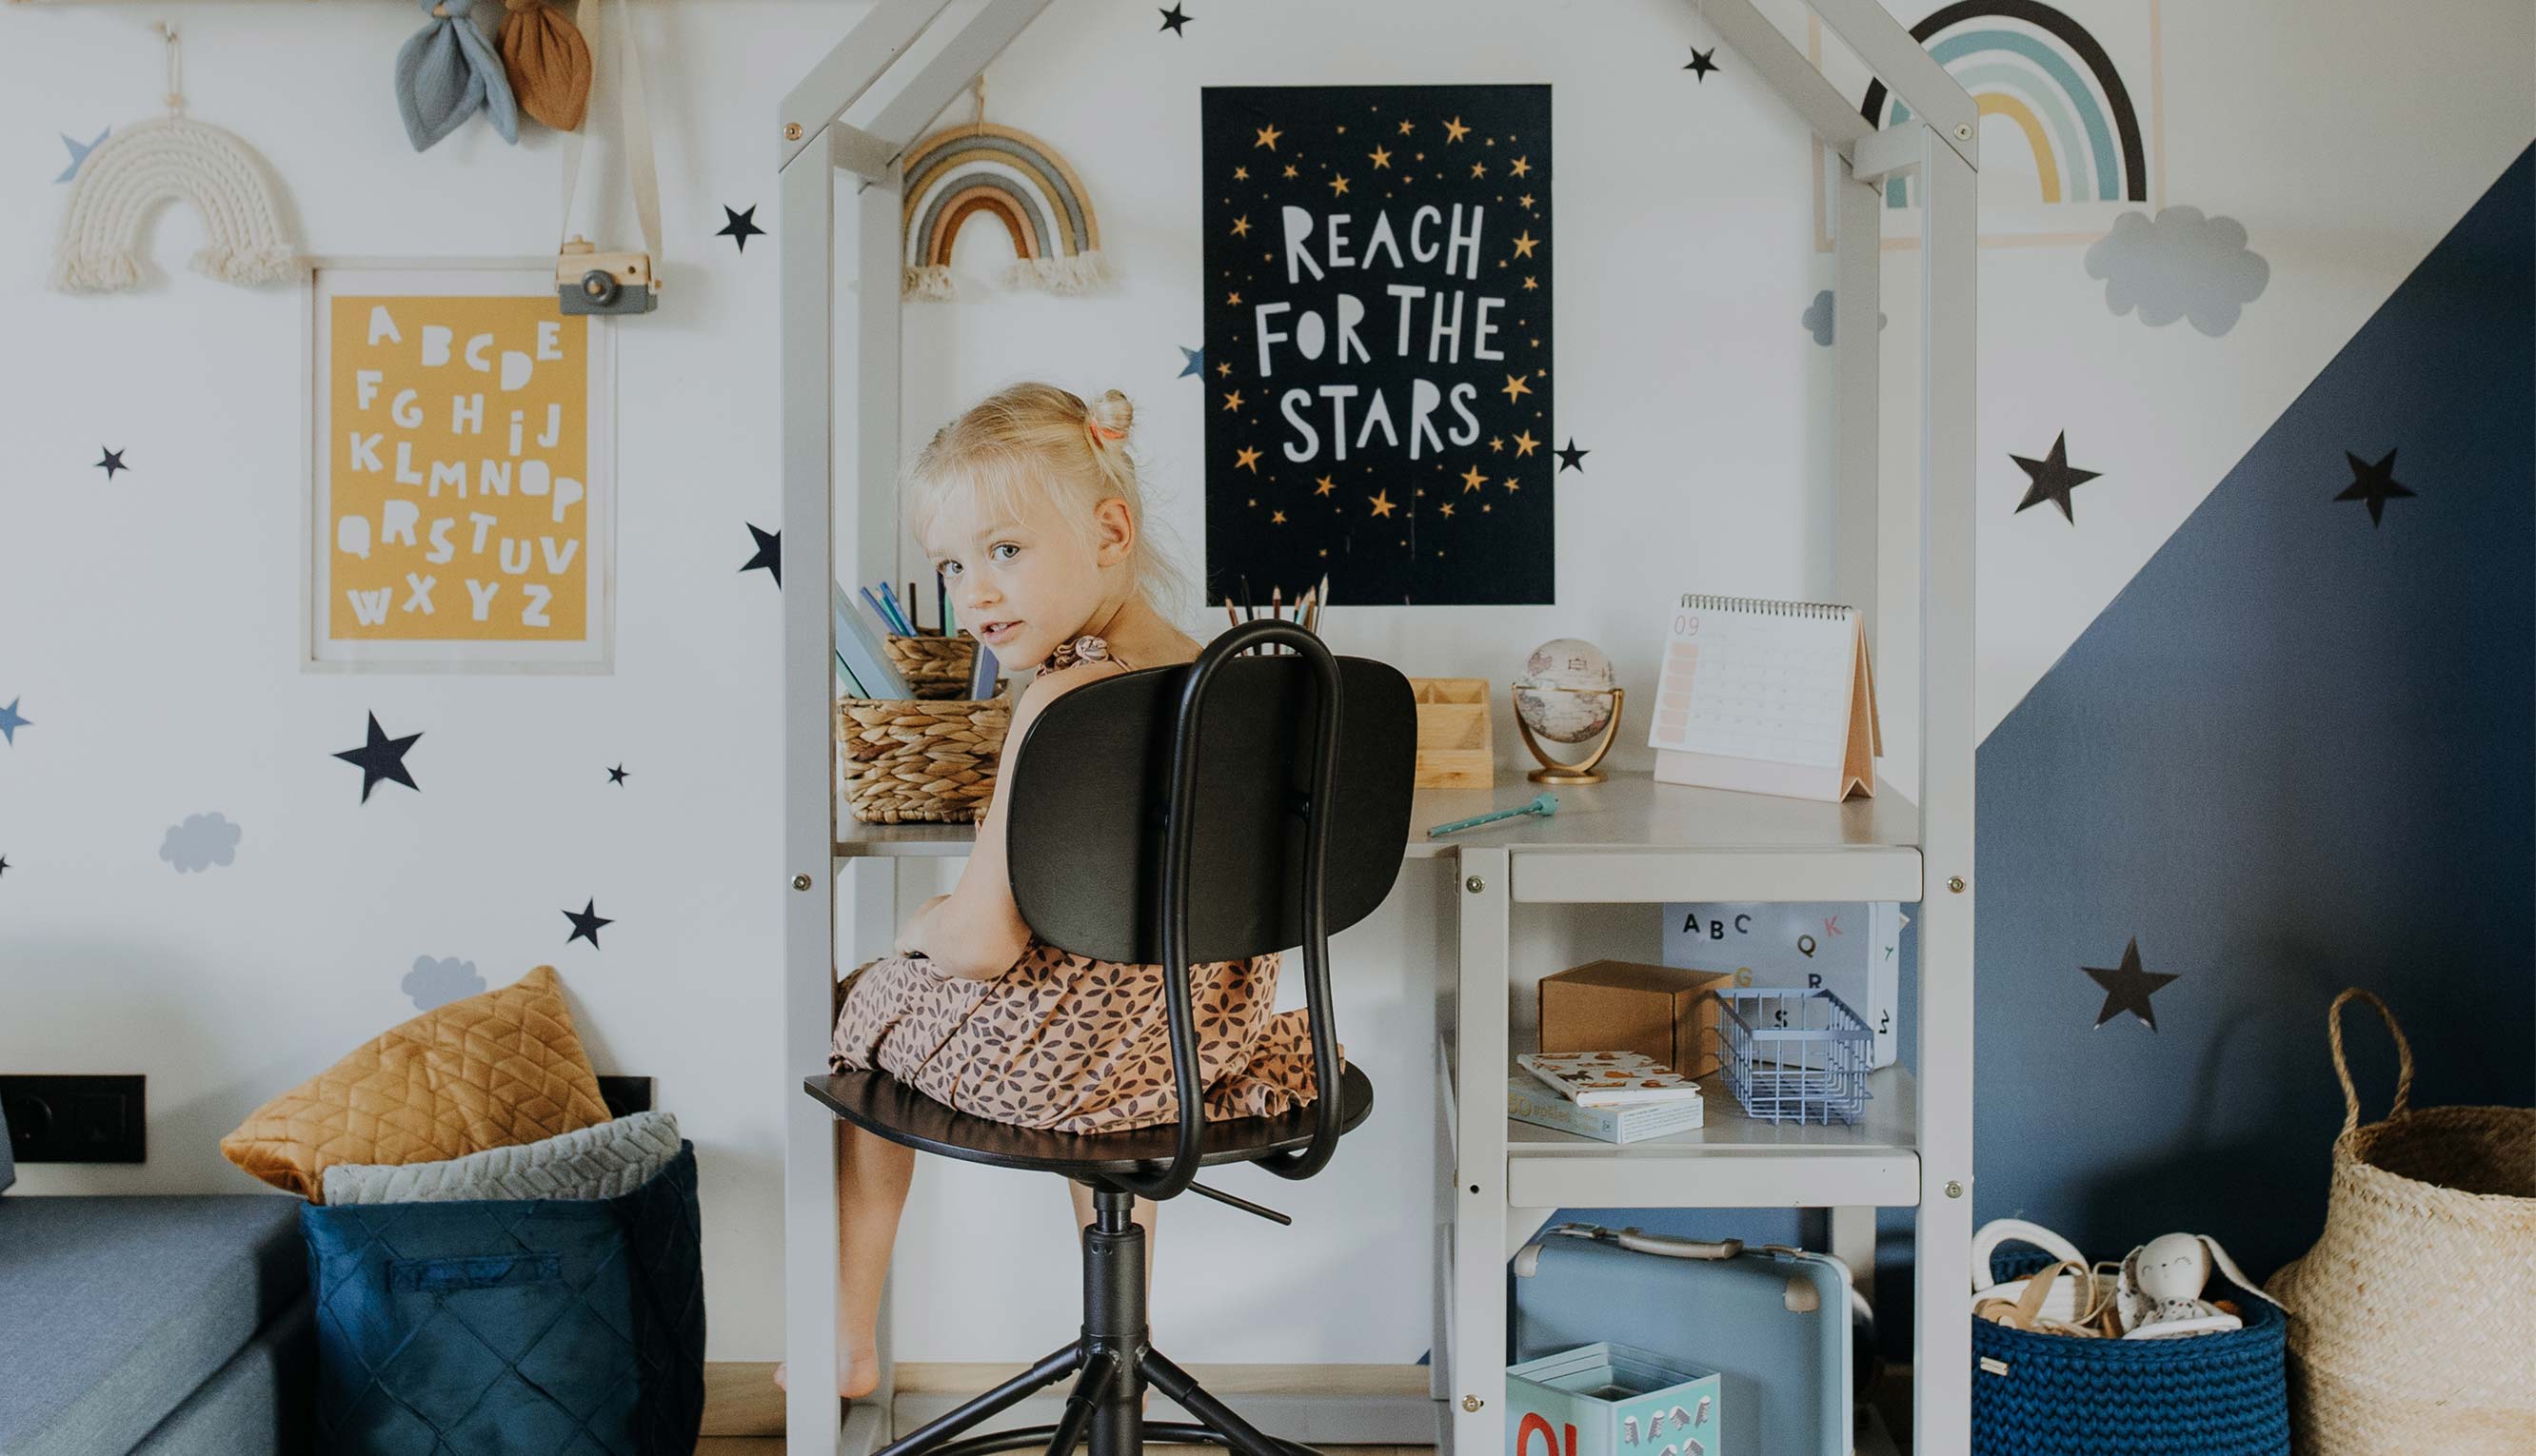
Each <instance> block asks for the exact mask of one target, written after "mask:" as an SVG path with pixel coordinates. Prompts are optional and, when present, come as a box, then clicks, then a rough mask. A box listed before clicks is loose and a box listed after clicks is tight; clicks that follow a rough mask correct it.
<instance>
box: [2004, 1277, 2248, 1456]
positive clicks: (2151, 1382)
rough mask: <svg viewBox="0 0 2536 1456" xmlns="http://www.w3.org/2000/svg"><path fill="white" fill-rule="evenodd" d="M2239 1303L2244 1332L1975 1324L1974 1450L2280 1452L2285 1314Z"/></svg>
mask: <svg viewBox="0 0 2536 1456" xmlns="http://www.w3.org/2000/svg"><path fill="white" fill-rule="evenodd" d="M2050 1262H2051V1260H2050V1258H2049V1257H2047V1256H2045V1255H2042V1254H2038V1253H2035V1252H2033V1251H2031V1250H2028V1249H2019V1250H2017V1251H2015V1252H2014V1253H2009V1252H2006V1251H2004V1250H2002V1251H2000V1252H1999V1253H1997V1254H1994V1255H1993V1256H1992V1258H1991V1273H1992V1277H1993V1278H1994V1279H2000V1280H2007V1279H2019V1278H2023V1277H2024V1276H2026V1275H2029V1274H2032V1273H2034V1272H2036V1271H2037V1270H2039V1269H2041V1268H2042V1267H2043V1266H2044V1265H2046V1264H2048V1263H2050ZM2236 1302H2237V1307H2238V1308H2239V1309H2240V1310H2242V1311H2243V1312H2244V1314H2245V1318H2246V1327H2245V1328H2244V1329H2242V1330H2232V1331H2229V1332H2227V1333H2225V1334H2216V1335H2190V1336H2184V1337H2180V1338H2177V1339H2173V1340H2087V1339H2081V1338H2078V1337H2076V1336H2073V1335H2047V1334H2038V1333H2035V1332H2034V1331H2031V1330H2019V1329H2013V1328H2010V1327H2009V1326H2007V1325H2003V1324H1996V1323H1994V1322H1992V1321H1990V1320H1987V1319H1976V1320H1974V1321H1973V1446H1972V1448H1973V1456H2289V1450H2290V1415H2289V1387H2288V1384H2287V1382H2286V1380H2285V1378H2284V1375H2283V1369H2282V1337H2283V1336H2284V1335H2285V1334H2286V1333H2287V1331H2288V1327H2289V1324H2288V1321H2287V1320H2286V1319H2284V1318H2283V1317H2282V1315H2281V1312H2280V1311H2279V1310H2278V1309H2275V1308H2273V1307H2272V1306H2271V1305H2269V1304H2267V1303H2265V1302H2263V1301H2262V1300H2261V1299H2259V1298H2254V1297H2253V1296H2251V1295H2247V1296H2244V1297H2242V1298H2238V1299H2237V1301H2236ZM2001 1365H2004V1366H2005V1367H2006V1368H2005V1369H2004V1370H2003V1371H2002V1370H2001V1369H1999V1366H2001Z"/></svg>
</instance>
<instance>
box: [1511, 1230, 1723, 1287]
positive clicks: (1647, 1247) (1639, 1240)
mask: <svg viewBox="0 0 2536 1456" xmlns="http://www.w3.org/2000/svg"><path fill="white" fill-rule="evenodd" d="M1541 1232H1542V1234H1543V1236H1544V1237H1547V1236H1550V1235H1552V1234H1557V1235H1561V1236H1563V1237H1567V1238H1590V1239H1592V1240H1594V1241H1595V1242H1597V1243H1614V1244H1617V1245H1619V1246H1620V1247H1622V1248H1625V1249H1629V1250H1632V1251H1634V1252H1637V1253H1642V1254H1659V1255H1662V1256H1663V1257H1665V1258H1668V1259H1709V1260H1720V1259H1732V1258H1735V1257H1737V1256H1738V1255H1740V1254H1742V1253H1743V1252H1744V1240H1743V1239H1740V1238H1724V1239H1714V1240H1712V1239H1705V1238H1676V1237H1674V1236H1672V1235H1671V1234H1642V1233H1640V1232H1639V1231H1637V1230H1635V1229H1606V1228H1604V1227H1603V1226H1602V1225H1600V1224H1554V1225H1553V1226H1551V1227H1550V1228H1547V1229H1544V1230H1542V1231H1541ZM1540 1259H1541V1241H1540V1239H1535V1240H1533V1241H1532V1242H1531V1243H1528V1244H1526V1245H1524V1247H1523V1251H1522V1252H1520V1253H1518V1254H1516V1255H1515V1263H1514V1272H1515V1276H1516V1277H1517V1278H1520V1279H1528V1278H1530V1277H1531V1276H1532V1274H1533V1273H1534V1271H1535V1270H1537V1269H1538V1268H1539V1267H1540Z"/></svg>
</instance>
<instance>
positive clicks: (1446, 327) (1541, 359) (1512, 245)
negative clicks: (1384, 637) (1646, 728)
mask: <svg viewBox="0 0 2536 1456" xmlns="http://www.w3.org/2000/svg"><path fill="white" fill-rule="evenodd" d="M1200 126H1201V131H1202V134H1203V136H1202V148H1201V152H1202V156H1203V158H1204V161H1203V166H1204V169H1205V176H1204V187H1205V192H1204V198H1205V203H1204V214H1205V222H1204V228H1205V248H1204V254H1205V277H1206V343H1205V348H1204V352H1203V354H1202V356H1201V361H1200V367H1201V371H1202V372H1203V373H1204V375H1205V379H1206V382H1205V390H1206V578H1207V586H1206V591H1207V599H1208V601H1210V602H1213V601H1221V600H1223V599H1224V598H1226V597H1228V596H1230V597H1233V598H1235V599H1236V600H1238V599H1239V598H1241V596H1242V595H1243V593H1244V590H1245V587H1246V590H1247V593H1248V596H1249V599H1250V600H1251V601H1254V602H1256V603H1258V604H1259V605H1261V606H1263V607H1264V606H1265V605H1266V604H1267V602H1268V601H1269V594H1270V592H1271V590H1272V589H1282V590H1283V592H1284V594H1285V598H1286V600H1287V601H1293V600H1294V599H1295V598H1296V596H1297V595H1298V594H1300V593H1301V592H1302V591H1304V590H1305V589H1306V588H1309V587H1311V586H1313V585H1315V584H1317V583H1318V582H1319V581H1320V580H1321V578H1322V577H1323V576H1324V575H1326V576H1327V577H1328V578H1329V583H1330V596H1329V600H1330V601H1333V602H1336V603H1337V604H1339V605H1341V606H1346V605H1349V604H1351V603H1354V604H1360V605H1370V604H1374V603H1382V604H1391V603H1409V604H1442V603H1471V602H1548V601H1553V600H1554V598H1553V594H1554V588H1555V585H1556V575H1555V570H1554V562H1553V531H1552V511H1553V506H1552V500H1551V496H1552V493H1553V476H1554V474H1555V467H1556V460H1555V457H1554V456H1553V448H1554V447H1553V444H1552V439H1553V434H1552V430H1553V422H1554V420H1555V418H1556V412H1555V411H1553V408H1552V405H1551V398H1552V386H1553V371H1552V369H1551V359H1550V354H1551V340H1552V336H1551V327H1550V326H1551V312H1550V303H1551V272H1552V253H1551V248H1552V240H1551V225H1550V211H1551V210H1550V183H1551V150H1550V88H1549V87H1547V86H1299V87H1208V88H1206V92H1205V96H1204V101H1203V105H1202V108H1201V121H1200Z"/></svg>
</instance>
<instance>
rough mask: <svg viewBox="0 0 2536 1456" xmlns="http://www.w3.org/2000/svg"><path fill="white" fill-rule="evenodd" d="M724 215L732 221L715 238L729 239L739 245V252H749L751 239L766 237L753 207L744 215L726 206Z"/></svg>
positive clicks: (724, 225)
mask: <svg viewBox="0 0 2536 1456" xmlns="http://www.w3.org/2000/svg"><path fill="white" fill-rule="evenodd" d="M722 215H723V216H724V217H726V218H729V220H730V221H729V222H725V223H724V224H722V230H721V231H719V232H717V233H715V234H714V236H716V237H727V238H729V239H730V240H731V241H732V242H734V243H737V244H738V245H739V250H740V251H741V252H743V253H745V252H747V251H748V240H749V239H750V238H752V237H764V236H765V235H766V229H765V228H763V227H760V226H758V225H757V221H756V220H757V209H755V208H753V207H752V208H750V209H749V210H748V211H747V212H744V213H734V212H732V211H731V210H730V208H729V206H728V205H726V206H725V207H724V208H723V210H722Z"/></svg>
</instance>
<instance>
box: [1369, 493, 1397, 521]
mask: <svg viewBox="0 0 2536 1456" xmlns="http://www.w3.org/2000/svg"><path fill="white" fill-rule="evenodd" d="M1397 509H1399V507H1397V506H1394V505H1393V504H1392V503H1391V500H1390V497H1389V496H1388V495H1386V494H1385V493H1384V492H1382V491H1379V490H1377V491H1375V492H1374V493H1373V513H1374V514H1375V515H1377V516H1388V515H1390V514H1391V513H1392V512H1393V511H1395V510H1397Z"/></svg>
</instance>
